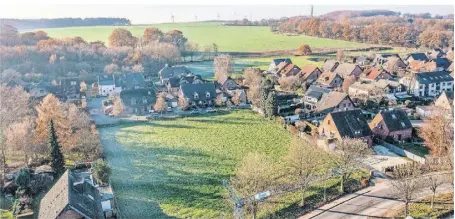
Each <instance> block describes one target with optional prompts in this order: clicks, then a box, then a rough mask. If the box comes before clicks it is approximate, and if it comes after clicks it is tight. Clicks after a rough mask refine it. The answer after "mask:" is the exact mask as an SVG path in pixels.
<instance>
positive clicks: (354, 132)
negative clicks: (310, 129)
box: [318, 109, 373, 146]
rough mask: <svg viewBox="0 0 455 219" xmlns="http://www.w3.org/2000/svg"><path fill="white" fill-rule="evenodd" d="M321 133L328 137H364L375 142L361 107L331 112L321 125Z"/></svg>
mask: <svg viewBox="0 0 455 219" xmlns="http://www.w3.org/2000/svg"><path fill="white" fill-rule="evenodd" d="M318 129H319V135H320V136H321V137H322V138H326V139H337V140H339V141H342V140H343V138H356V139H362V140H363V141H365V142H366V143H367V144H368V145H369V146H371V145H372V144H373V133H372V132H371V129H370V127H369V126H368V122H367V120H366V119H365V116H363V114H362V111H361V110H360V109H355V110H347V111H339V112H332V113H329V114H328V115H327V116H326V117H325V118H324V120H323V121H322V123H321V124H320V125H319V128H318Z"/></svg>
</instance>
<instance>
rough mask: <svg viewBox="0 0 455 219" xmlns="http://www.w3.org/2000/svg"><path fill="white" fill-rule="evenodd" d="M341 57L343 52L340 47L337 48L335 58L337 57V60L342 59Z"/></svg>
mask: <svg viewBox="0 0 455 219" xmlns="http://www.w3.org/2000/svg"><path fill="white" fill-rule="evenodd" d="M343 58H344V52H343V50H342V49H339V50H338V51H337V55H336V59H337V60H338V61H342V60H343Z"/></svg>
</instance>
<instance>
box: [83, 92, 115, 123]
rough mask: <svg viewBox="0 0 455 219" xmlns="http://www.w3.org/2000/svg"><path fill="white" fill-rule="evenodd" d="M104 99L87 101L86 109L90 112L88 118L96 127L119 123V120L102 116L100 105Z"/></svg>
mask: <svg viewBox="0 0 455 219" xmlns="http://www.w3.org/2000/svg"><path fill="white" fill-rule="evenodd" d="M104 99H105V97H99V98H91V99H90V100H88V101H87V108H88V109H89V112H90V118H91V119H93V121H95V124H97V125H105V124H114V123H117V122H119V121H120V119H119V118H116V117H109V116H106V115H104V113H103V105H102V104H103V103H102V102H103V100H104Z"/></svg>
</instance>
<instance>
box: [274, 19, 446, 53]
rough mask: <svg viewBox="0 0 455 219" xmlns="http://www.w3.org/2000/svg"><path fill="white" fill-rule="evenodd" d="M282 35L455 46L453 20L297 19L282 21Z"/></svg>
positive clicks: (411, 45)
mask: <svg viewBox="0 0 455 219" xmlns="http://www.w3.org/2000/svg"><path fill="white" fill-rule="evenodd" d="M277 29H278V31H279V32H282V33H299V34H304V35H308V36H315V37H323V38H330V39H338V40H346V41H356V42H362V43H372V44H383V45H392V46H406V47H440V48H446V47H453V19H425V18H419V17H398V16H371V17H353V18H349V17H343V18H342V19H338V20H333V19H328V18H323V17H312V18H308V17H297V18H290V19H288V20H286V21H283V22H280V24H279V25H278V27H277Z"/></svg>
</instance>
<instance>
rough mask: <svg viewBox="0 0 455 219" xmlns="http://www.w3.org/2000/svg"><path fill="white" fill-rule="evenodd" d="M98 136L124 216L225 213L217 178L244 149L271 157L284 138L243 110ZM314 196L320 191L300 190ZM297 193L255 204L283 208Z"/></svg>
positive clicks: (228, 207)
mask: <svg viewBox="0 0 455 219" xmlns="http://www.w3.org/2000/svg"><path fill="white" fill-rule="evenodd" d="M100 136H101V141H102V144H103V147H104V151H105V153H106V156H107V159H108V162H109V165H110V166H111V167H112V169H113V175H112V178H111V182H112V185H113V187H114V191H115V195H116V196H117V198H118V204H119V206H120V211H121V215H122V216H123V217H124V218H220V217H221V218H230V217H231V216H232V210H233V209H232V203H230V202H229V201H228V200H227V199H226V197H227V195H228V191H227V189H226V188H225V187H223V186H222V185H221V180H222V179H229V178H230V177H231V176H232V175H233V174H234V171H235V169H236V167H237V166H238V165H239V162H240V161H241V160H242V158H243V157H244V156H245V155H246V154H248V153H249V152H254V151H258V152H261V153H264V154H267V155H269V156H271V157H272V158H273V159H275V161H278V159H279V158H280V157H281V156H282V155H284V154H285V153H286V152H287V147H288V145H289V143H290V141H291V138H292V136H291V134H290V133H289V132H287V131H286V130H284V129H283V128H282V126H280V125H278V124H277V123H274V122H270V121H267V120H265V119H263V118H261V117H259V116H258V115H256V114H253V113H252V112H251V111H246V110H245V111H233V112H231V113H229V114H223V115H216V116H199V117H188V118H180V119H174V120H166V121H154V122H150V123H141V124H136V125H130V126H129V125H124V126H121V127H112V128H102V129H100ZM326 158H327V157H326ZM337 183H338V181H337V180H330V181H328V182H327V186H336V184H337ZM316 193H320V188H314V189H313V190H311V191H310V192H309V194H308V195H314V194H316ZM299 198H300V196H299V194H298V193H289V194H286V195H284V196H281V197H275V198H274V199H271V202H270V203H268V202H267V203H263V204H261V212H260V214H261V215H263V216H264V215H267V214H269V213H270V212H275V213H276V212H280V211H286V213H289V210H286V209H289V208H292V205H293V204H294V203H296V202H298V200H299ZM315 200H319V199H315ZM291 211H292V209H291Z"/></svg>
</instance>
